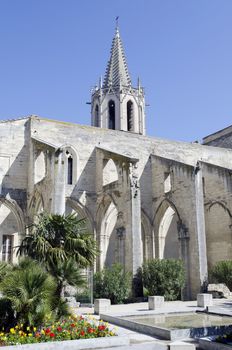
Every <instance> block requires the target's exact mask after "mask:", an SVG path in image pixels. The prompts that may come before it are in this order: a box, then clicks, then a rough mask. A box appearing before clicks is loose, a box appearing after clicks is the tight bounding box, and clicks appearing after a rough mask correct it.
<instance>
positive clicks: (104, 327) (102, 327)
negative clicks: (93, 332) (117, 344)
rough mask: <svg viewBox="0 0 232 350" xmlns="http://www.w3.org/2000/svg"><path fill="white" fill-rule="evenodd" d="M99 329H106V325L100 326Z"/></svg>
mask: <svg viewBox="0 0 232 350" xmlns="http://www.w3.org/2000/svg"><path fill="white" fill-rule="evenodd" d="M98 329H99V331H104V330H105V329H106V326H104V325H101V326H98Z"/></svg>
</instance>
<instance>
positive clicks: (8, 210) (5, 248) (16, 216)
mask: <svg viewBox="0 0 232 350" xmlns="http://www.w3.org/2000/svg"><path fill="white" fill-rule="evenodd" d="M24 234H25V220H24V215H23V212H22V210H21V208H20V207H19V206H18V204H17V203H16V202H15V201H14V200H12V199H6V198H5V197H0V260H3V261H8V262H16V261H17V256H16V249H15V248H14V247H16V246H18V245H19V244H20V242H21V239H22V237H23V235H24Z"/></svg>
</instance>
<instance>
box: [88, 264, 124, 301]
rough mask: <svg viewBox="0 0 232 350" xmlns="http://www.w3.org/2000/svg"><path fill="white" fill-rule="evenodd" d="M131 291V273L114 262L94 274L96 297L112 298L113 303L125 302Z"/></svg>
mask: <svg viewBox="0 0 232 350" xmlns="http://www.w3.org/2000/svg"><path fill="white" fill-rule="evenodd" d="M130 292H131V273H129V272H124V270H123V267H122V265H120V264H114V265H112V266H111V268H104V269H103V270H102V271H101V272H97V273H96V274H95V275H94V298H106V299H110V300H111V303H112V304H121V303H123V302H124V301H125V300H126V299H127V298H128V297H129V295H130Z"/></svg>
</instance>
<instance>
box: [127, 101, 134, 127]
mask: <svg viewBox="0 0 232 350" xmlns="http://www.w3.org/2000/svg"><path fill="white" fill-rule="evenodd" d="M127 130H128V131H132V130H133V103H132V102H131V101H128V102H127Z"/></svg>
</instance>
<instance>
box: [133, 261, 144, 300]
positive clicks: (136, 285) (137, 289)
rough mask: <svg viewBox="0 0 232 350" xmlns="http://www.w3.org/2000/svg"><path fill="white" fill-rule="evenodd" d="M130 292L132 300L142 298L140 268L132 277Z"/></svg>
mask: <svg viewBox="0 0 232 350" xmlns="http://www.w3.org/2000/svg"><path fill="white" fill-rule="evenodd" d="M132 292H133V297H134V298H138V297H143V271H142V268H141V267H139V268H138V270H137V273H136V275H135V276H134V277H133V281H132Z"/></svg>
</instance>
